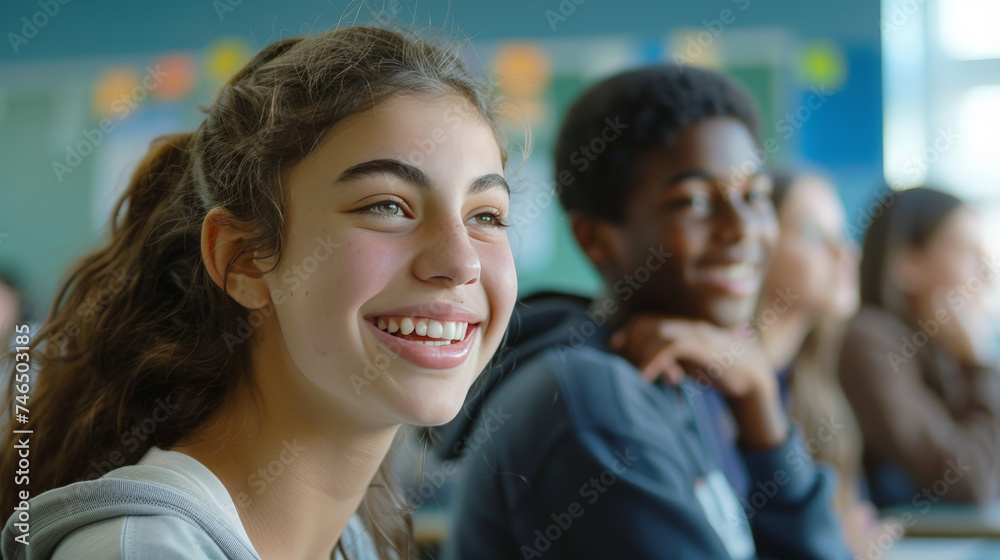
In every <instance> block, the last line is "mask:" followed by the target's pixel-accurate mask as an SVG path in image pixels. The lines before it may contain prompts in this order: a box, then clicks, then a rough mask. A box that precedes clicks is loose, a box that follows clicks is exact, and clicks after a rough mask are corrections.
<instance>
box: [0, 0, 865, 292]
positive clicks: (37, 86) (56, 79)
mask: <svg viewBox="0 0 1000 560" xmlns="http://www.w3.org/2000/svg"><path fill="white" fill-rule="evenodd" d="M413 5H414V3H413V2H403V1H401V0H385V2H382V1H379V2H369V3H368V4H362V3H358V2H354V3H351V4H346V3H342V2H329V1H326V0H324V1H295V2H284V3H281V4H280V5H279V4H278V3H275V2H270V3H268V2H263V1H259V0H258V1H255V0H215V1H209V0H197V1H196V0H179V1H173V2H151V3H145V2H125V1H103V2H97V1H88V2H82V1H80V0H68V1H65V2H62V1H60V0H48V1H46V0H41V1H38V0H36V1H14V2H10V1H8V2H5V3H3V4H2V5H0V31H3V33H4V37H5V40H4V43H3V44H2V45H0V132H2V134H0V268H5V267H6V268H14V269H16V271H17V272H18V274H20V276H21V277H22V281H23V283H24V284H25V285H26V286H27V288H28V294H29V296H30V297H31V299H32V301H33V303H34V307H35V310H36V311H41V310H42V309H44V308H46V307H47V305H48V303H49V300H50V299H51V297H52V293H53V291H54V289H55V286H56V284H57V281H58V279H59V278H60V277H61V275H62V274H63V272H64V271H65V268H66V266H67V264H68V263H69V262H70V261H71V260H72V259H74V258H76V257H78V256H80V255H81V254H82V253H83V251H85V250H86V249H87V248H88V247H90V246H92V245H93V243H95V242H96V241H97V240H98V239H99V237H100V235H101V231H102V228H103V227H104V222H105V221H106V220H107V213H106V212H105V213H103V214H102V213H101V212H100V211H99V210H100V209H101V208H106V207H107V200H106V198H107V197H108V192H109V190H108V188H106V186H102V185H103V184H105V183H109V182H114V181H121V180H122V179H123V178H122V177H120V176H116V175H115V173H116V170H115V163H116V161H117V160H116V161H111V162H109V161H107V160H106V159H104V160H102V159H101V158H97V157H88V158H83V160H82V161H81V163H80V166H79V167H76V168H73V169H72V171H71V172H69V173H63V174H61V175H59V179H61V180H57V178H56V174H55V173H54V172H53V169H52V165H51V164H52V162H53V161H61V160H64V158H65V151H66V146H67V145H70V144H72V143H74V142H76V141H77V140H79V139H80V137H81V134H82V133H83V131H84V130H93V127H94V126H95V125H96V123H97V121H98V120H97V119H96V118H95V117H94V115H93V114H92V112H91V104H92V99H91V97H92V95H91V89H92V87H93V84H92V81H93V76H95V75H96V74H98V73H99V72H100V71H101V70H102V69H103V68H107V67H108V66H110V65H115V64H131V65H134V66H135V67H137V68H143V66H144V65H145V64H148V61H150V60H153V59H154V58H155V57H157V56H161V55H162V54H164V53H170V52H196V53H199V52H204V51H205V50H206V49H208V48H209V47H210V46H211V45H213V44H217V43H218V42H219V41H220V40H222V39H224V38H234V39H236V40H239V41H242V42H244V43H246V44H248V45H250V46H251V48H253V49H254V50H255V49H257V48H259V47H260V46H262V45H264V44H267V43H269V42H272V41H274V40H276V39H278V38H283V37H289V36H296V35H301V34H305V33H310V32H318V31H322V30H325V29H328V28H331V27H334V26H336V25H337V24H338V21H343V22H346V23H350V22H354V21H358V22H365V21H370V20H371V19H372V18H373V12H374V14H375V16H377V15H378V14H379V9H380V8H381V7H384V9H382V13H386V14H392V13H394V14H395V17H396V19H398V20H402V21H415V22H417V23H418V25H422V24H424V23H426V22H427V21H430V22H431V23H432V24H434V25H435V26H440V27H442V28H443V29H444V31H445V32H447V33H459V34H462V35H464V36H467V37H469V38H470V39H471V41H472V44H473V46H474V47H475V48H476V49H478V50H480V51H481V52H482V53H491V52H496V51H497V50H498V49H500V48H502V46H503V45H504V44H506V43H510V42H511V41H522V42H527V43H529V44H537V45H540V46H541V47H540V48H542V49H543V50H546V52H555V51H558V50H559V49H561V48H564V47H565V46H566V45H569V44H573V41H580V40H581V39H583V40H593V41H605V42H606V43H608V44H611V43H613V42H615V41H617V40H618V39H619V38H622V39H621V40H623V41H626V42H628V44H629V45H631V47H629V48H632V49H633V50H635V51H636V52H637V53H638V54H635V55H634V56H633V58H632V60H642V61H646V62H652V61H656V60H663V59H669V58H670V57H671V55H672V54H674V53H676V52H678V51H680V52H683V49H684V46H685V43H684V41H683V40H682V39H681V37H683V35H678V33H679V31H678V30H680V29H682V28H683V29H687V31H686V32H685V33H687V36H690V37H697V33H700V32H704V31H708V32H710V33H713V37H715V36H716V35H717V36H718V41H719V43H720V44H722V43H726V42H729V43H734V42H736V43H740V44H749V45H750V47H749V48H741V49H739V50H743V51H748V52H745V53H744V55H747V56H750V55H758V54H761V53H763V51H764V50H766V49H773V48H775V44H777V43H775V41H778V43H780V44H787V45H791V49H792V50H793V51H795V52H794V53H793V54H792V55H789V56H790V58H788V59H787V61H786V63H785V64H784V65H783V66H781V67H780V68H778V69H777V70H774V69H773V68H753V67H750V66H747V65H744V66H739V67H737V66H733V67H732V69H733V72H732V73H735V74H736V75H737V78H738V79H740V80H741V81H743V82H744V83H745V84H746V85H747V86H748V87H749V88H750V89H751V90H752V91H754V92H755V94H759V95H764V96H767V97H768V99H767V100H765V101H766V103H765V104H764V105H765V106H764V116H765V131H768V130H770V131H771V133H772V134H780V135H781V138H779V139H780V140H781V141H782V145H783V148H782V152H781V153H780V155H779V156H778V157H776V158H775V161H777V162H779V163H784V164H790V165H803V164H805V165H809V164H814V165H818V166H820V167H822V168H824V169H826V170H827V171H828V172H829V173H830V175H831V177H832V178H833V179H834V180H835V181H836V183H837V185H838V188H839V189H840V191H841V194H842V196H843V198H844V199H845V202H846V203H847V206H848V214H849V220H851V221H856V222H859V223H860V222H861V220H862V217H861V216H860V214H858V212H860V207H861V205H862V203H863V202H864V201H865V200H866V197H867V196H868V193H869V192H870V191H871V189H872V187H873V186H874V185H875V184H876V182H877V181H879V180H880V179H881V175H882V155H881V146H882V118H881V115H882V111H881V59H880V36H879V3H878V2H877V1H873V0H844V1H841V2H828V1H816V0H808V1H794V0H709V1H699V2H676V1H672V2H663V1H660V2H655V1H652V0H635V1H615V2H609V1H597V0H545V1H540V2H539V1H529V0H511V1H506V2H473V1H462V2H460V1H458V0H451V1H448V0H422V1H421V2H418V3H416V6H417V7H416V8H415V9H414V8H413V7H412V6H413ZM56 7H57V8H58V9H57V8H56ZM46 9H47V10H48V12H49V13H52V14H54V15H51V16H49V15H48V14H45V15H44V16H39V15H38V14H39V13H42V12H44V11H45V10H46ZM727 10H728V12H727ZM414 11H415V12H416V14H414ZM22 18H26V19H27V20H29V21H31V20H33V21H34V22H35V23H41V22H44V25H36V26H35V30H34V31H35V32H34V34H31V33H30V32H31V31H32V29H31V28H30V27H26V24H25V20H24V19H22ZM722 20H727V21H726V22H725V23H720V22H721V21H722ZM716 31H717V32H718V33H716ZM26 32H27V33H26ZM12 34H13V35H15V37H12ZM28 35H31V37H28ZM757 36H760V37H768V38H769V39H768V40H767V41H764V42H762V43H760V44H759V46H755V45H756V44H755V43H754V42H753V41H754V37H757ZM748 38H749V39H748ZM775 38H777V39H775ZM747 41H750V42H749V43H747ZM758 50H760V52H757V51H758ZM15 51H16V52H15ZM733 51H734V49H732V48H730V56H732V54H733ZM813 52H820V53H823V52H825V53H827V55H829V53H833V54H834V55H835V56H833V57H832V61H833V62H832V63H831V62H830V56H827V58H822V57H821V58H820V59H818V62H817V61H816V60H813V61H812V63H810V64H812V66H811V68H812V70H808V68H807V69H806V70H807V73H808V72H812V78H811V79H812V83H813V84H815V83H816V74H817V73H819V74H820V75H821V77H822V75H827V76H833V78H831V79H833V81H834V82H835V87H834V88H833V89H832V90H831V93H830V94H829V95H825V96H824V99H823V102H822V104H820V107H819V108H816V109H815V110H812V109H810V110H809V111H808V112H805V111H803V107H808V106H810V105H809V104H810V103H812V106H813V107H815V105H816V102H815V95H816V94H815V90H813V89H811V88H810V85H809V84H810V83H811V82H810V78H802V77H801V76H799V75H798V70H797V67H796V65H797V62H796V61H797V60H798V59H799V58H801V59H802V60H803V61H804V62H803V64H806V63H809V60H810V59H809V57H810V56H811V54H810V53H813ZM800 55H801V56H800ZM731 62H732V61H730V63H731ZM831 64H833V66H834V67H833V68H831V67H829V66H830V65H831ZM723 66H726V65H725V64H724V65H723ZM730 66H732V64H730ZM824 72H825V73H826V74H824ZM838 72H839V73H838ZM588 79H589V77H588ZM585 83H586V82H585V80H580V79H575V81H573V82H572V84H573V85H572V88H577V89H578V88H581V87H583V86H584V85H585ZM570 93H573V90H572V89H570V90H567V91H562V92H561V93H559V94H558V95H555V94H554V97H553V98H554V99H562V98H563V97H565V96H566V95H568V94H570ZM211 94H212V89H211V87H209V86H207V85H205V86H200V89H198V90H197V91H196V94H195V96H194V98H193V100H189V101H190V102H188V103H184V104H174V105H170V104H161V105H157V106H150V107H148V108H144V109H143V110H142V111H143V112H142V115H141V116H142V120H143V121H144V122H145V123H146V126H147V127H148V125H149V122H150V121H153V122H161V121H162V122H164V123H172V122H178V121H179V120H182V121H184V122H194V123H196V122H197V119H198V118H200V117H199V114H198V113H197V104H198V103H208V102H210V101H211ZM560 96H562V97H560ZM552 107H553V109H555V108H558V103H556V104H555V105H552ZM796 111H799V112H798V118H792V119H789V118H788V117H789V115H793V116H794V115H795V112H796ZM556 117H557V116H556ZM802 117H805V118H802ZM783 118H784V121H783V122H784V123H785V125H787V124H788V123H790V122H791V123H794V124H795V127H794V129H793V132H792V134H790V135H788V137H787V138H785V137H784V136H785V133H784V132H779V130H778V127H779V126H781V122H782V119H783ZM549 119H550V120H552V119H553V117H552V116H551V115H550V116H549ZM132 120H135V119H132V118H131V117H130V118H128V119H122V120H121V121H116V123H117V125H118V127H117V128H116V130H115V131H114V132H113V133H110V134H108V135H107V137H106V138H104V139H102V142H101V144H100V145H99V146H98V148H97V149H99V150H100V149H111V148H112V147H117V152H116V153H123V154H128V153H135V154H136V155H138V154H140V153H141V151H142V150H143V149H144V146H143V145H142V143H141V142H138V141H137V140H136V139H137V138H139V136H138V134H139V133H138V132H136V131H135V130H134V129H130V124H129V123H130V122H131V121H132ZM545 126H548V127H549V128H551V123H548V124H544V123H543V124H542V125H540V130H542V134H541V137H542V138H544V135H545V132H544V130H545ZM782 130H788V128H787V126H786V128H784V129H782ZM765 133H766V132H765ZM547 147H548V146H546V143H545V142H544V141H543V142H541V143H539V145H538V149H537V150H536V152H535V153H533V154H532V156H531V158H532V160H538V161H539V164H538V166H539V167H538V169H540V170H542V172H544V169H545V165H546V164H547V158H548V154H547V153H545V149H547ZM130 150H133V151H130ZM543 160H544V163H543ZM124 163H125V162H122V167H124ZM118 173H119V175H120V174H121V171H118ZM96 183H101V184H96ZM95 209H97V210H95ZM553 219H554V220H555V222H556V223H555V224H554V225H553V226H552V227H553V228H559V227H560V225H559V223H558V219H557V218H553ZM553 231H557V236H559V237H558V239H560V241H559V243H558V247H557V248H556V249H557V255H556V257H554V258H553V260H552V262H551V263H548V266H536V267H535V268H531V267H529V266H525V267H524V270H525V271H526V272H525V273H524V274H525V275H524V277H522V278H521V288H522V293H524V292H526V291H535V290H540V289H567V290H570V291H575V292H578V293H593V291H594V290H595V289H596V279H595V277H594V276H593V274H592V272H591V271H589V269H588V267H587V266H586V265H585V264H584V263H583V262H582V261H581V260H580V259H579V255H574V254H572V250H573V247H572V243H571V242H570V241H569V240H568V237H566V235H567V234H566V232H565V229H563V230H561V231H559V230H553ZM536 264H537V263H536ZM544 264H545V263H543V265H544Z"/></svg>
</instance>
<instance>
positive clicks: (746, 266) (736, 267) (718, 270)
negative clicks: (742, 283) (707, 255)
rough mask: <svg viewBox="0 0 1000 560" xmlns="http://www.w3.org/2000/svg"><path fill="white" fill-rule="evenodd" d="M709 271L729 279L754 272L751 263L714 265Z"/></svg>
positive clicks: (739, 277) (713, 274) (743, 276)
mask: <svg viewBox="0 0 1000 560" xmlns="http://www.w3.org/2000/svg"><path fill="white" fill-rule="evenodd" d="M708 273H709V274H710V275H712V276H715V277H719V278H725V279H727V280H738V279H742V278H746V277H747V276H750V275H751V274H753V266H752V265H750V263H738V264H730V265H723V266H713V267H711V268H709V270H708Z"/></svg>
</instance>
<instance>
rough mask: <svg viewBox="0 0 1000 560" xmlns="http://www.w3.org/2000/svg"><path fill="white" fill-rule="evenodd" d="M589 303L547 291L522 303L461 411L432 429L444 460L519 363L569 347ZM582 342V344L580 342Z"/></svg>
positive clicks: (452, 454)
mask: <svg viewBox="0 0 1000 560" xmlns="http://www.w3.org/2000/svg"><path fill="white" fill-rule="evenodd" d="M589 304H590V300H589V299H587V298H583V297H579V296H573V295H569V294H559V293H553V292H547V293H543V294H538V295H534V296H531V297H530V298H526V299H523V300H519V301H518V302H517V305H516V306H515V308H514V312H513V313H512V314H511V318H510V325H509V326H508V327H507V333H506V335H505V337H504V342H503V343H501V345H500V349H499V350H498V351H497V354H496V356H495V357H494V358H493V360H492V361H491V363H490V365H489V366H488V367H487V368H486V370H485V371H483V373H482V375H481V376H480V377H479V379H478V380H477V381H476V382H475V383H473V385H472V388H471V389H470V390H469V395H468V396H467V397H466V399H465V404H464V405H463V406H462V410H461V412H459V413H458V416H456V417H455V419H454V420H452V421H451V422H449V423H447V424H444V425H441V426H438V427H436V428H434V429H433V430H432V433H433V439H432V441H433V443H432V449H433V451H434V453H435V455H437V456H438V457H439V458H440V459H441V460H448V459H453V458H455V457H456V456H457V453H456V452H455V451H454V450H455V449H456V448H459V447H461V446H459V445H457V444H458V443H459V442H460V441H462V440H463V439H464V438H465V437H466V436H467V435H468V434H469V432H470V431H471V430H472V428H473V425H474V424H475V422H476V420H477V419H478V418H479V415H480V414H481V413H482V410H483V403H484V402H486V399H487V398H489V395H490V393H491V392H493V391H494V390H496V388H497V387H498V386H500V384H502V383H503V382H504V381H505V380H507V379H508V378H509V377H510V375H511V373H512V372H513V370H514V368H515V367H516V366H517V365H518V364H522V363H524V362H525V361H526V360H528V359H530V358H531V357H532V356H533V355H535V354H537V353H538V352H540V351H543V350H546V349H548V348H551V347H553V346H555V345H557V344H560V343H562V344H566V345H570V344H572V343H573V341H572V340H571V338H572V337H574V336H577V337H578V336H579V335H578V334H574V333H575V331H573V330H571V329H570V328H569V326H571V325H573V324H578V323H579V322H580V320H581V318H582V317H584V316H585V313H586V311H587V308H588V305H589ZM577 342H579V341H577Z"/></svg>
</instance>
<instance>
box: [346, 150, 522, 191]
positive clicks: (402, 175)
mask: <svg viewBox="0 0 1000 560" xmlns="http://www.w3.org/2000/svg"><path fill="white" fill-rule="evenodd" d="M373 175H390V176H393V177H396V178H398V179H400V180H402V181H405V182H407V183H410V184H411V185H415V186H417V187H420V188H421V189H428V190H429V189H431V188H433V184H432V183H431V179H430V177H428V176H427V174H426V173H424V172H423V171H421V170H420V169H419V168H417V167H414V166H412V165H410V164H408V163H404V162H402V161H399V160H398V159H373V160H370V161H365V162H362V163H359V164H357V165H352V166H351V167H348V168H347V169H345V170H344V171H343V172H342V173H341V174H340V176H339V177H337V180H336V181H335V183H345V182H349V181H353V180H356V179H359V178H361V177H371V176H373ZM491 188H502V189H503V190H504V191H506V192H507V194H508V195H510V187H509V186H508V185H507V181H506V180H505V179H504V178H503V176H502V175H499V174H497V173H488V174H486V175H483V176H481V177H476V178H475V179H473V180H472V183H471V184H470V185H469V192H470V193H473V194H475V193H478V192H482V191H484V190H487V189H491Z"/></svg>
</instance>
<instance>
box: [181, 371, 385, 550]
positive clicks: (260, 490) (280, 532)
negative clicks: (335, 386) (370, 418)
mask: <svg viewBox="0 0 1000 560" xmlns="http://www.w3.org/2000/svg"><path fill="white" fill-rule="evenodd" d="M276 377H277V376H274V375H264V376H256V379H258V380H259V382H258V386H259V393H258V394H259V397H258V398H256V399H255V398H253V397H252V396H251V395H250V392H249V391H242V392H241V393H240V394H239V396H237V397H236V398H233V399H232V400H231V401H230V402H229V403H228V404H227V405H226V406H224V407H223V408H222V409H221V410H220V411H219V413H217V414H216V415H215V416H214V417H213V419H212V420H211V421H210V422H209V423H208V424H207V425H206V426H204V427H203V428H202V429H199V430H198V431H197V433H196V434H193V435H192V437H189V438H187V439H186V440H185V441H182V442H181V443H180V444H179V445H177V446H174V448H173V449H174V450H175V451H180V452H182V453H185V454H187V455H190V456H191V457H194V458H195V459H197V460H198V461H200V462H201V463H202V464H204V465H205V466H206V467H208V469H209V470H211V471H212V472H213V473H214V474H215V475H216V476H217V477H218V478H219V479H220V480H221V481H222V483H223V485H224V486H225V487H226V490H228V491H229V495H230V497H231V498H232V499H233V502H235V504H236V509H237V512H238V513H239V516H240V520H241V521H242V523H243V527H244V528H245V529H246V532H247V535H248V536H249V537H250V540H251V542H252V543H253V546H254V548H255V549H256V550H257V552H258V554H260V556H261V558H262V559H263V560H273V559H285V558H289V559H301V560H311V559H320V558H322V559H328V558H330V553H331V551H332V550H333V549H334V547H335V546H336V544H337V541H338V540H339V539H340V535H341V533H342V532H343V530H344V527H346V526H347V522H348V521H349V520H350V518H351V516H352V515H354V513H355V511H356V510H357V509H358V506H359V505H360V503H361V501H362V499H363V498H364V495H365V492H366V491H367V489H368V487H369V485H370V484H371V482H372V479H373V478H374V477H375V475H376V473H377V471H378V468H379V466H380V465H381V464H382V461H383V459H384V458H385V456H386V454H387V453H388V451H389V448H390V446H391V444H392V441H393V438H394V436H395V434H396V431H397V430H398V428H399V425H394V426H378V427H371V426H360V425H358V423H357V422H356V419H354V420H355V421H352V419H351V418H350V417H345V418H335V416H336V415H337V413H338V410H336V409H338V408H339V407H331V406H330V405H329V402H328V401H327V402H325V403H322V404H323V405H324V406H320V404H321V403H318V402H314V403H310V402H308V401H306V400H303V398H302V396H303V394H308V392H306V393H304V392H303V390H302V389H304V388H299V390H296V388H295V387H290V386H287V385H285V386H274V385H280V384H279V383H276V382H275V380H276ZM290 383H291V382H290ZM312 392H313V394H316V393H318V392H317V391H316V390H315V389H314V388H313V391H312ZM347 408H349V407H347V406H345V407H344V409H347ZM341 414H343V413H342V412H341Z"/></svg>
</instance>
